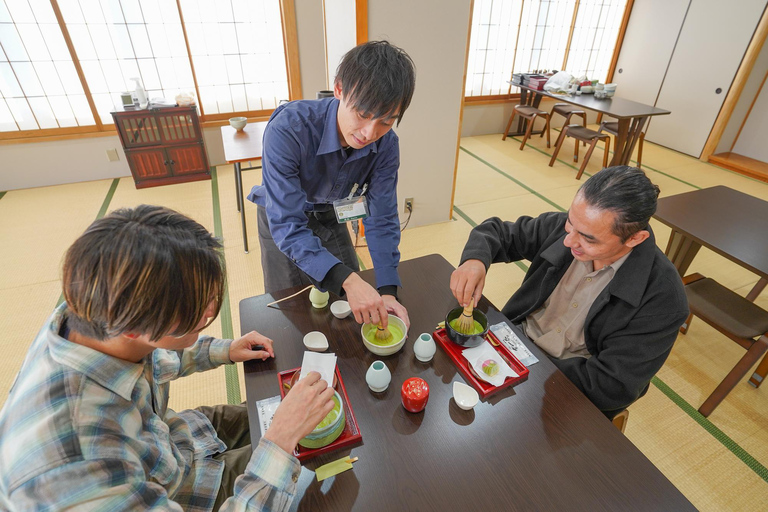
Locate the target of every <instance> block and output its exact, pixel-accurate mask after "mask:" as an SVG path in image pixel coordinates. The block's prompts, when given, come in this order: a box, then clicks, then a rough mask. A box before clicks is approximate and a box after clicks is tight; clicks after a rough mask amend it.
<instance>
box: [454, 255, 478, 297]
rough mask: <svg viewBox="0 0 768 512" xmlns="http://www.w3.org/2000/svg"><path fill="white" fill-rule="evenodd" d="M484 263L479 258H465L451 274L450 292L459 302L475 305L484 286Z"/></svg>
mask: <svg viewBox="0 0 768 512" xmlns="http://www.w3.org/2000/svg"><path fill="white" fill-rule="evenodd" d="M485 274H486V271H485V265H484V264H483V262H482V261H480V260H467V261H465V262H464V263H462V264H461V265H459V268H457V269H456V270H454V271H453V273H452V274H451V292H453V296H454V297H456V300H457V301H459V304H461V305H462V306H466V305H467V304H469V303H470V302H472V306H473V307H477V303H478V301H479V300H480V297H481V296H482V295H483V287H485Z"/></svg>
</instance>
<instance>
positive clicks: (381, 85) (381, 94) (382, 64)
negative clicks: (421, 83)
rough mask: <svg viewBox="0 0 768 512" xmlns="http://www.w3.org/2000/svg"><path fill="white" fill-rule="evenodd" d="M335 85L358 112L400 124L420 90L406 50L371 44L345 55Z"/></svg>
mask: <svg viewBox="0 0 768 512" xmlns="http://www.w3.org/2000/svg"><path fill="white" fill-rule="evenodd" d="M335 81H336V82H337V83H340V84H341V93H342V94H343V95H344V98H345V100H346V101H347V102H348V103H349V105H350V106H351V107H352V108H354V109H355V110H357V111H359V112H361V113H363V114H364V115H371V116H373V117H374V118H376V119H378V118H382V117H385V116H397V124H400V121H401V120H402V118H403V114H404V113H405V110H406V109H407V108H408V105H410V104H411V98H412V97H413V91H414V89H415V88H416V69H415V66H414V64H413V60H411V58H410V57H409V56H408V54H407V53H405V50H403V49H402V48H398V47H397V46H395V45H393V44H390V43H389V42H387V41H369V42H367V43H363V44H361V45H358V46H355V47H354V48H352V49H351V50H349V51H348V52H347V53H346V54H345V55H344V57H343V58H342V59H341V64H339V67H338V69H336V80H335Z"/></svg>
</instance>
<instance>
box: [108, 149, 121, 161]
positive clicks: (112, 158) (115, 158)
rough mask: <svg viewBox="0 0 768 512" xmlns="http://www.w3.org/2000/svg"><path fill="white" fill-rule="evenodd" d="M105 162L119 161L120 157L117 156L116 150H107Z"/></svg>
mask: <svg viewBox="0 0 768 512" xmlns="http://www.w3.org/2000/svg"><path fill="white" fill-rule="evenodd" d="M107 160H109V161H110V162H117V161H118V160H120V155H118V154H117V150H116V149H108V150H107Z"/></svg>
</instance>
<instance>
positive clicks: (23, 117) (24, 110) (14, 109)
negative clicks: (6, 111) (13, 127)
mask: <svg viewBox="0 0 768 512" xmlns="http://www.w3.org/2000/svg"><path fill="white" fill-rule="evenodd" d="M5 101H6V102H7V103H8V108H10V109H11V113H12V114H13V118H14V119H15V120H16V124H18V125H19V129H20V130H37V129H38V128H39V126H38V125H37V121H35V116H33V115H32V111H31V110H30V109H29V104H27V100H25V99H22V98H7V99H6V100H5Z"/></svg>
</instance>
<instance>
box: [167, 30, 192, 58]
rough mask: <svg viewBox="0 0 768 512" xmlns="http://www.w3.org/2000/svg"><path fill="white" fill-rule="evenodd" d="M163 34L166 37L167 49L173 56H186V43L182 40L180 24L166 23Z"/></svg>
mask: <svg viewBox="0 0 768 512" xmlns="http://www.w3.org/2000/svg"><path fill="white" fill-rule="evenodd" d="M165 35H166V37H167V39H168V49H169V51H170V54H171V55H172V56H174V57H187V58H188V54H187V44H186V42H185V41H184V32H183V31H182V30H181V25H177V24H174V25H166V26H165Z"/></svg>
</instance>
